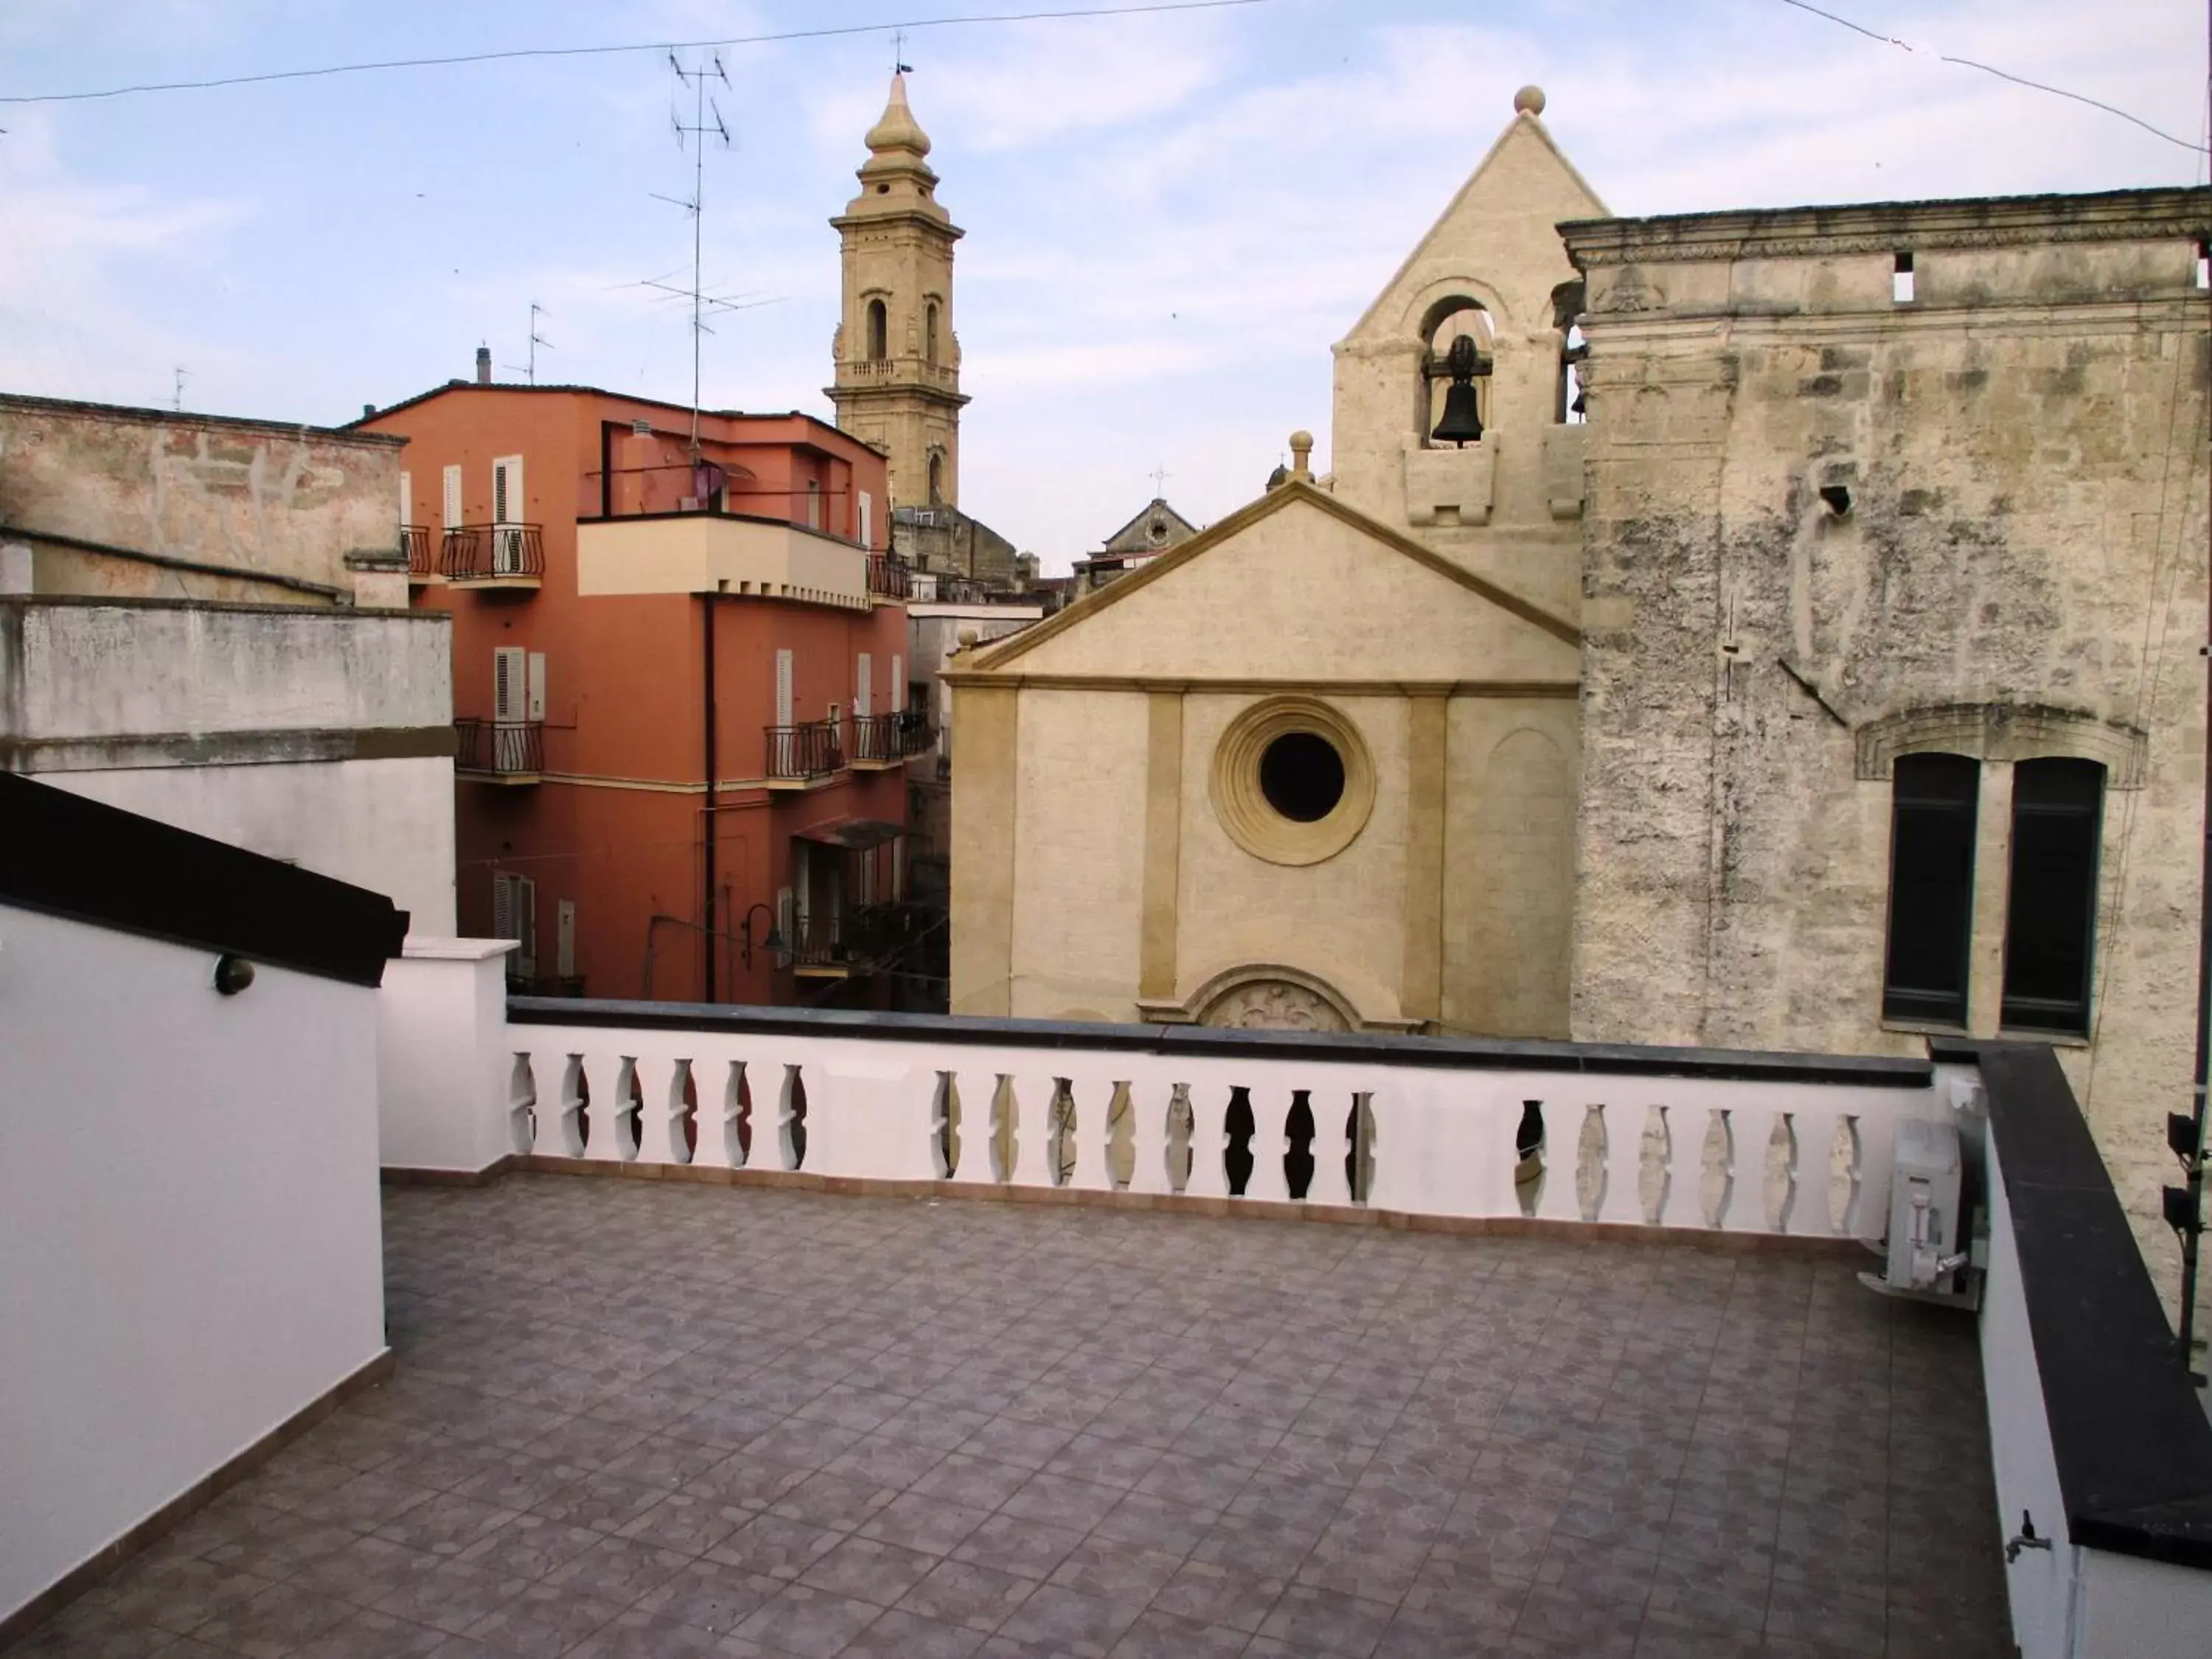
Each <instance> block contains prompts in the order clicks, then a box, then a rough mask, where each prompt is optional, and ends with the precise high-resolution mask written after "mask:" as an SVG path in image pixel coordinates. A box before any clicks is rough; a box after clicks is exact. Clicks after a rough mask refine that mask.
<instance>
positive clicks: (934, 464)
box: [929, 452, 945, 507]
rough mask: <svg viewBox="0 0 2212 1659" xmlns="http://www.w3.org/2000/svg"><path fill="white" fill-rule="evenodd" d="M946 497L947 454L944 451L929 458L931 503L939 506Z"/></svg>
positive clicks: (933, 505)
mask: <svg viewBox="0 0 2212 1659" xmlns="http://www.w3.org/2000/svg"><path fill="white" fill-rule="evenodd" d="M944 499H945V456H944V454H943V453H942V452H939V453H933V454H932V455H931V456H930V458H929V504H930V505H931V506H932V507H935V506H937V505H938V504H939V502H941V501H944Z"/></svg>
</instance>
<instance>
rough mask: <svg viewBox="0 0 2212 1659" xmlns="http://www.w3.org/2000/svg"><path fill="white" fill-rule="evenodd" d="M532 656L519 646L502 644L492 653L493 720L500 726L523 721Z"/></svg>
mask: <svg viewBox="0 0 2212 1659" xmlns="http://www.w3.org/2000/svg"><path fill="white" fill-rule="evenodd" d="M529 656H530V653H528V652H527V651H525V650H524V649H523V648H522V647H520V646H519V645H502V646H500V647H497V648H495V650H494V651H493V652H492V653H491V717H492V719H493V720H496V721H498V722H499V723H500V724H501V725H510V724H512V723H513V722H514V721H516V720H520V719H522V718H523V714H522V708H523V698H524V696H525V690H524V686H523V682H524V680H525V679H526V678H527V677H528V674H529V667H528V662H529Z"/></svg>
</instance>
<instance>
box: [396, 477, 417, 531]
mask: <svg viewBox="0 0 2212 1659" xmlns="http://www.w3.org/2000/svg"><path fill="white" fill-rule="evenodd" d="M414 521H415V480H414V479H413V477H410V476H409V475H408V474H407V473H404V472H403V473H401V474H400V475H399V522H400V523H402V524H412V523H413V522H414Z"/></svg>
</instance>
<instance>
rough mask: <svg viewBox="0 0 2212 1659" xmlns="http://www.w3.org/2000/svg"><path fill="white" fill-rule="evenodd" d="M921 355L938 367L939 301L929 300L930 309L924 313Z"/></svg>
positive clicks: (929, 363)
mask: <svg viewBox="0 0 2212 1659" xmlns="http://www.w3.org/2000/svg"><path fill="white" fill-rule="evenodd" d="M921 356H922V361H923V362H926V363H927V364H928V365H929V366H930V367H931V368H936V367H937V301H934V300H932V301H930V302H929V309H928V310H927V312H925V313H923V318H922V327H921Z"/></svg>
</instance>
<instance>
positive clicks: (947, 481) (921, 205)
mask: <svg viewBox="0 0 2212 1659" xmlns="http://www.w3.org/2000/svg"><path fill="white" fill-rule="evenodd" d="M867 145H868V159H867V160H866V161H864V162H862V163H861V165H860V194H859V195H858V196H855V197H854V198H853V199H852V200H851V201H850V202H848V203H847V204H846V205H845V210H844V212H842V213H841V214H839V215H838V216H836V218H834V219H832V220H831V221H830V223H831V224H832V225H834V226H836V229H837V234H838V236H839V237H840V238H841V239H842V242H843V252H844V307H843V312H842V320H841V321H840V322H839V324H838V325H837V332H836V337H834V338H833V339H832V341H831V343H830V356H831V357H832V359H833V360H834V363H835V373H836V384H835V385H832V386H827V387H824V388H823V390H824V391H825V392H827V393H828V395H829V401H830V402H831V403H833V404H836V406H837V424H838V426H839V427H840V428H842V429H843V430H844V431H847V432H849V433H851V434H852V435H854V437H856V438H861V439H865V440H866V441H868V442H869V443H872V444H876V445H878V446H880V447H882V448H883V449H884V450H885V451H886V452H887V453H889V454H890V493H891V505H892V506H893V507H957V506H958V505H959V501H960V406H961V405H962V404H964V403H966V402H967V401H968V399H967V398H964V397H963V396H962V395H961V392H960V342H959V340H958V339H957V337H955V336H954V334H953V332H952V244H953V243H954V242H955V241H957V240H959V238H960V236H961V234H962V233H961V230H960V228H959V227H958V226H957V225H955V224H954V223H953V222H952V218H951V215H950V214H948V213H946V212H945V209H944V208H943V207H942V206H941V205H940V204H939V202H938V200H937V174H936V173H933V171H931V169H930V167H929V163H928V161H927V156H928V155H929V136H928V135H927V133H925V132H924V131H922V130H921V125H919V124H918V123H917V122H916V121H915V118H914V112H913V111H911V110H909V109H908V107H907V102H906V76H905V75H904V74H903V73H900V74H895V75H893V76H891V91H890V102H889V103H887V104H886V105H885V106H884V113H883V118H882V119H881V120H879V121H878V122H877V123H876V125H874V126H872V127H871V128H870V129H869V130H868V137H867Z"/></svg>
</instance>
